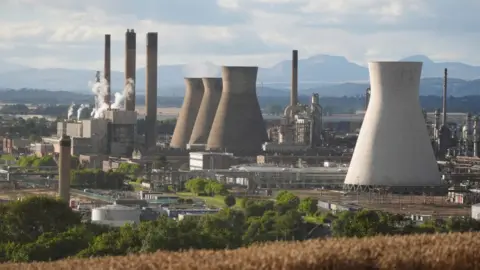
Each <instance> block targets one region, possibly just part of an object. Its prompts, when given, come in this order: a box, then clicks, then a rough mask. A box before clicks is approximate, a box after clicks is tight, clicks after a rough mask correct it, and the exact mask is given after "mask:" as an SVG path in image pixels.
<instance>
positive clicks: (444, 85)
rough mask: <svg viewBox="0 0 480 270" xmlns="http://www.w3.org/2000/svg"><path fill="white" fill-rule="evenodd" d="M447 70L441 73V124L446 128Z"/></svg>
mask: <svg viewBox="0 0 480 270" xmlns="http://www.w3.org/2000/svg"><path fill="white" fill-rule="evenodd" d="M447 77H448V70H447V69H445V70H444V72H443V104H442V107H443V112H442V113H443V115H442V124H443V125H444V126H447V80H448V78H447Z"/></svg>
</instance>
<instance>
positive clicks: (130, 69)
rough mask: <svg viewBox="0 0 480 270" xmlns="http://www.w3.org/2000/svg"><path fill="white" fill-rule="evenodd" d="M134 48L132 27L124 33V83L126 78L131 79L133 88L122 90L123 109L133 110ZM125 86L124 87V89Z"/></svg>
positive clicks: (135, 38)
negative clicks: (123, 98)
mask: <svg viewBox="0 0 480 270" xmlns="http://www.w3.org/2000/svg"><path fill="white" fill-rule="evenodd" d="M136 50H137V34H136V33H135V31H134V30H133V29H127V32H126V33H125V84H127V83H128V79H132V80H133V82H134V84H133V86H132V87H133V89H132V91H131V92H130V91H128V92H127V91H126V92H124V93H123V94H124V97H125V110H126V111H135V82H136V76H135V73H136V69H137V67H136V60H137V56H136V53H137V52H136ZM126 89H127V87H126V88H125V90H126Z"/></svg>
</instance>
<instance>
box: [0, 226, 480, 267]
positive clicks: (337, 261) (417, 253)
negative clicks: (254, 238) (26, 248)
mask: <svg viewBox="0 0 480 270" xmlns="http://www.w3.org/2000/svg"><path fill="white" fill-rule="evenodd" d="M478 246H480V233H466V234H444V235H411V236H405V237H374V238H365V239H331V240H314V241H306V242H297V243H295V242H278V243H273V244H272V243H271V244H265V245H257V246H253V247H250V248H241V249H237V250H225V251H205V250H204V251H200V250H197V251H185V252H156V253H153V254H142V255H130V256H125V257H105V258H96V259H86V260H80V259H69V260H63V261H57V262H51V263H31V264H3V265H1V264H0V269H22V270H33V269H55V270H59V269H82V270H86V269H132V270H133V269H152V270H153V269H182V270H188V269H191V270H193V269H198V270H200V269H208V270H215V269H222V270H233V269H239V270H240V269H242V270H254V269H255V270H257V269H271V270H286V269H292V270H309V269H315V270H320V269H355V270H362V269H397V270H399V269H405V270H415V269H422V270H428V269H442V270H447V269H451V270H454V269H455V270H457V269H480V255H478V251H477V249H476V247H478Z"/></svg>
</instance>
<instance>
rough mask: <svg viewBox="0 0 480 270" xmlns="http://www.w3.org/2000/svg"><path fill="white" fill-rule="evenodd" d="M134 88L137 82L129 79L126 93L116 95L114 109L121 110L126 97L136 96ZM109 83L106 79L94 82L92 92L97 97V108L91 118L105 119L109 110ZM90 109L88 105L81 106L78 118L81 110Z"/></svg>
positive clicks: (112, 106) (125, 89)
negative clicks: (106, 100) (106, 98)
mask: <svg viewBox="0 0 480 270" xmlns="http://www.w3.org/2000/svg"><path fill="white" fill-rule="evenodd" d="M134 87H135V82H134V81H133V79H131V78H129V79H127V83H126V84H125V88H124V92H123V93H120V92H117V93H115V94H114V101H113V103H112V104H111V108H112V109H121V108H122V107H123V104H124V102H125V95H127V96H130V95H133V94H134ZM107 89H108V82H107V80H105V79H104V78H102V79H100V80H98V79H97V82H94V83H93V84H92V92H93V94H94V95H95V107H94V108H93V110H92V113H91V115H90V116H91V117H93V118H103V117H105V111H106V110H108V103H107V102H105V97H106V96H107V94H108V92H107ZM85 108H88V105H83V107H82V106H80V108H79V109H78V112H77V114H78V116H77V118H79V117H80V114H81V110H83V109H85Z"/></svg>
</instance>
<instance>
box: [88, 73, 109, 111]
mask: <svg viewBox="0 0 480 270" xmlns="http://www.w3.org/2000/svg"><path fill="white" fill-rule="evenodd" d="M107 89H108V82H107V80H105V79H104V78H102V79H101V80H100V81H99V82H94V83H93V84H92V92H93V94H94V95H95V108H94V109H93V110H92V113H91V116H92V117H93V118H103V117H104V116H105V111H106V110H107V109H108V103H106V102H105V97H106V96H107V94H108V93H107Z"/></svg>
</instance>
